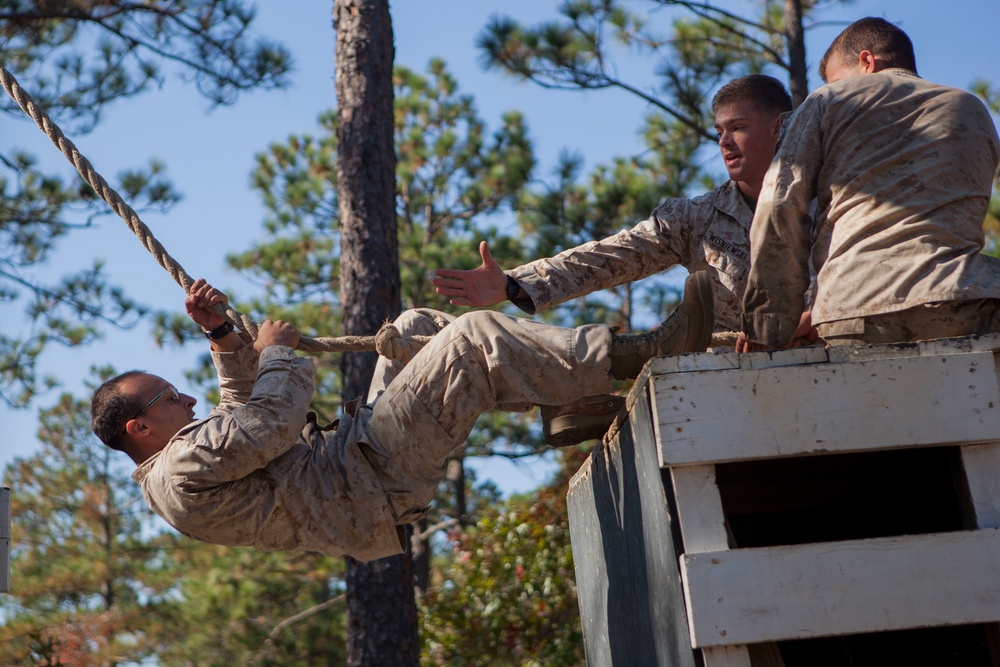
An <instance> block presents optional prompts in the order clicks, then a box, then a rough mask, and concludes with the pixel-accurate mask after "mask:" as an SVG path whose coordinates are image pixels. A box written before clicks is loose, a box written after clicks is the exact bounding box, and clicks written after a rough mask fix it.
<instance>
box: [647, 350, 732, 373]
mask: <svg viewBox="0 0 1000 667" xmlns="http://www.w3.org/2000/svg"><path fill="white" fill-rule="evenodd" d="M739 367H740V355H738V354H736V353H735V352H723V353H721V354H715V353H712V352H703V353H701V354H673V355H670V356H667V357H655V358H653V359H650V360H649V363H647V364H646V368H645V370H647V371H649V375H662V374H664V373H692V372H694V371H716V370H725V369H733V368H739Z"/></svg>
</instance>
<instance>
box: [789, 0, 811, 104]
mask: <svg viewBox="0 0 1000 667" xmlns="http://www.w3.org/2000/svg"><path fill="white" fill-rule="evenodd" d="M785 40H786V42H787V44H788V88H789V91H788V92H790V93H791V94H792V106H793V107H797V106H799V105H800V104H802V101H803V100H805V99H806V96H807V95H809V79H808V76H807V74H806V40H805V30H804V29H803V28H802V0H785Z"/></svg>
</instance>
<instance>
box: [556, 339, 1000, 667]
mask: <svg viewBox="0 0 1000 667" xmlns="http://www.w3.org/2000/svg"><path fill="white" fill-rule="evenodd" d="M997 351H1000V337H998V336H984V337H978V338H977V337H970V338H960V339H947V340H941V341H927V342H923V343H918V344H906V345H890V346H869V347H850V348H822V347H813V348H800V349H796V350H789V351H786V352H779V353H755V354H747V355H736V354H734V353H724V354H698V355H683V356H679V357H664V358H661V359H655V360H653V361H651V362H650V364H649V365H647V368H646V369H645V371H644V372H643V375H642V376H641V377H640V378H639V380H638V381H637V382H636V385H635V387H634V389H633V391H632V392H631V394H630V396H629V400H628V404H627V411H628V415H627V418H623V419H622V420H621V423H620V424H618V428H617V429H614V428H613V429H612V433H611V434H609V437H608V438H607V439H606V440H605V442H604V443H603V444H602V445H601V446H599V447H598V448H596V449H595V451H594V453H593V455H592V456H591V457H590V459H589V460H588V462H587V463H586V464H585V465H584V466H583V467H582V468H581V470H580V471H579V472H578V473H577V475H576V476H575V477H574V479H573V481H572V482H571V484H570V491H569V513H570V531H571V537H572V541H573V554H574V559H575V561H576V568H577V585H578V588H579V596H580V607H581V617H582V621H583V629H584V636H585V640H586V646H587V658H588V663H589V664H590V665H595V666H596V665H616V666H618V665H626V666H628V667H636V666H642V665H666V666H669V667H687V666H688V665H691V666H694V665H698V664H704V665H705V666H706V667H720V666H724V667H731V666H737V665H739V666H741V667H747V666H749V665H754V666H755V667H763V666H774V665H787V666H788V667H794V665H798V664H802V665H808V666H809V667H814V666H816V665H824V666H825V665H831V666H834V665H840V664H844V665H848V664H850V665H861V664H872V665H877V664H889V663H887V662H886V660H887V658H886V656H887V655H888V656H892V657H890V658H888V660H890V661H891V664H893V666H894V667H896V666H897V665H899V666H903V665H907V664H910V663H908V662H906V660H907V659H908V658H906V657H905V656H906V654H908V653H909V652H912V653H913V654H914V655H916V656H917V657H915V658H914V660H919V661H920V662H914V663H913V664H914V665H917V664H933V665H942V666H943V665H956V667H972V666H975V665H984V666H994V667H996V666H998V665H1000V650H998V647H1000V641H997V638H998V636H1000V633H998V631H997V627H998V626H997V622H998V621H1000V530H998V529H1000V380H998V364H997V361H996V356H995V355H996V353H997ZM927 628H936V629H935V630H921V629H927ZM893 642H896V643H895V644H894V643H893ZM894 646H896V647H897V649H894V648H893V647H894ZM838 647H840V648H842V649H843V653H844V654H845V655H847V654H849V655H850V656H851V657H850V658H849V660H850V661H849V662H848V661H846V660H847V659H845V661H843V662H837V659H836V657H835V656H836V654H838V651H839V650H840V649H839V648H838ZM902 647H906V648H905V649H904V648H902ZM935 652H940V653H941V654H942V660H943V661H938V662H934V661H933V660H934V659H935V658H934V655H935ZM821 656H822V657H821ZM866 656H867V657H866ZM896 658H898V661H897V659H896ZM927 660H931V662H930V663H927Z"/></svg>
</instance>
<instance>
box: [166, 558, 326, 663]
mask: <svg viewBox="0 0 1000 667" xmlns="http://www.w3.org/2000/svg"><path fill="white" fill-rule="evenodd" d="M175 557H176V561H177V568H178V573H180V578H179V579H178V582H177V586H176V590H175V595H176V596H177V599H178V604H176V605H174V606H172V607H171V608H170V609H169V610H167V613H165V614H163V615H161V617H160V618H158V619H157V623H158V625H160V626H161V627H160V631H159V634H160V642H161V643H160V646H159V647H158V649H157V657H158V661H159V663H158V664H161V665H164V666H165V667H166V666H169V665H178V666H182V665H190V664H192V663H197V664H198V665H205V666H206V667H231V666H232V665H247V666H250V665H254V666H258V667H263V666H277V665H281V666H282V667H311V666H312V665H321V664H326V665H332V664H343V661H344V643H345V639H344V630H343V628H344V620H343V615H344V604H343V598H342V597H340V596H341V595H342V593H343V590H344V585H343V561H342V560H341V559H335V558H328V557H324V556H320V555H318V554H312V553H280V552H271V553H267V552H261V551H256V550H254V549H245V548H231V547H219V546H214V545H208V544H200V543H195V542H193V541H185V544H184V548H182V549H178V550H177V552H176V553H175ZM178 638H182V640H181V641H178Z"/></svg>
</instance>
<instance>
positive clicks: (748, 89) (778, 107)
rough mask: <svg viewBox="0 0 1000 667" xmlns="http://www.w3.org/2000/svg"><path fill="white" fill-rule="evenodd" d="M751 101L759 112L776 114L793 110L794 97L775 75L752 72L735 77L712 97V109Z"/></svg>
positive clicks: (716, 109)
mask: <svg viewBox="0 0 1000 667" xmlns="http://www.w3.org/2000/svg"><path fill="white" fill-rule="evenodd" d="M744 101H749V102H750V103H751V104H753V107H754V110H755V111H757V112H759V113H773V114H774V115H778V114H782V113H785V112H786V111H791V110H792V97H791V95H789V94H788V91H787V90H785V86H784V85H782V83H781V82H780V81H778V80H777V79H775V78H774V77H773V76H767V75H766V74H750V75H748V76H741V77H740V78H738V79H733V80H732V81H730V82H729V83H727V84H726V85H724V86H723V87H722V88H719V92H717V93H716V94H715V97H713V98H712V111H715V112H717V111H718V110H719V107H724V106H727V105H729V104H736V103H738V102H744Z"/></svg>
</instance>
